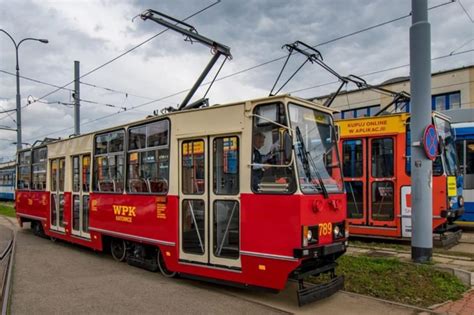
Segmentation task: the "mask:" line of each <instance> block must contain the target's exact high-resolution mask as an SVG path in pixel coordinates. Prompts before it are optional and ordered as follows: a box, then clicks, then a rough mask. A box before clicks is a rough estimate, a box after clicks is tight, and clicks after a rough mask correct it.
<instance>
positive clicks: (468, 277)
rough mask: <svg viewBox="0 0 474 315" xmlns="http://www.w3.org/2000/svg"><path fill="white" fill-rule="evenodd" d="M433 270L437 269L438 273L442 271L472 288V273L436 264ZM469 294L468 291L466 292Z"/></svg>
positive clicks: (473, 275)
mask: <svg viewBox="0 0 474 315" xmlns="http://www.w3.org/2000/svg"><path fill="white" fill-rule="evenodd" d="M433 267H434V268H435V269H438V270H440V271H444V272H447V273H450V274H451V275H453V276H455V277H456V278H458V279H459V280H461V282H462V283H464V284H465V285H467V286H469V287H474V272H470V271H466V270H462V269H458V268H453V267H450V266H448V265H445V264H438V265H434V266H433ZM468 292H469V291H468Z"/></svg>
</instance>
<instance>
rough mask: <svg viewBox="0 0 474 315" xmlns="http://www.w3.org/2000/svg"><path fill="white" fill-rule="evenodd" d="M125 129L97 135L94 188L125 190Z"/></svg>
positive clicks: (108, 190) (106, 190)
mask: <svg viewBox="0 0 474 315" xmlns="http://www.w3.org/2000/svg"><path fill="white" fill-rule="evenodd" d="M124 137H125V131H123V130H117V131H111V132H108V133H104V134H100V135H97V136H96V137H95V150H94V152H95V156H94V158H95V164H94V190H95V191H100V192H116V193H121V192H123V187H124V176H123V175H124V167H125V152H124Z"/></svg>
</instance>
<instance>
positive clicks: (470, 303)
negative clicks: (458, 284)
mask: <svg viewBox="0 0 474 315" xmlns="http://www.w3.org/2000/svg"><path fill="white" fill-rule="evenodd" d="M436 312H443V313H445V314H448V315H473V314H474V290H471V291H469V292H467V293H466V294H465V295H464V298H462V299H460V300H458V301H455V302H451V303H447V304H444V305H442V306H440V307H439V308H437V309H436Z"/></svg>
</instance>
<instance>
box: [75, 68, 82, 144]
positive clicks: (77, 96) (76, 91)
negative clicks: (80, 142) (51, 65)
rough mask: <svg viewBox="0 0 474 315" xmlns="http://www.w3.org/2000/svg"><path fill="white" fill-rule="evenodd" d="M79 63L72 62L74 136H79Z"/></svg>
mask: <svg viewBox="0 0 474 315" xmlns="http://www.w3.org/2000/svg"><path fill="white" fill-rule="evenodd" d="M79 77H80V74H79V61H74V135H76V136H78V135H80V134H81V98H80V93H79V90H80V83H79Z"/></svg>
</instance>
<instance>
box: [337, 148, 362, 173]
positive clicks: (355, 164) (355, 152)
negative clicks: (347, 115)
mask: <svg viewBox="0 0 474 315" xmlns="http://www.w3.org/2000/svg"><path fill="white" fill-rule="evenodd" d="M342 154H343V158H344V163H343V172H344V177H348V178H355V177H361V176H362V173H363V169H364V168H363V162H364V161H363V149H362V140H360V139H357V140H346V141H344V142H343V145H342Z"/></svg>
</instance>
